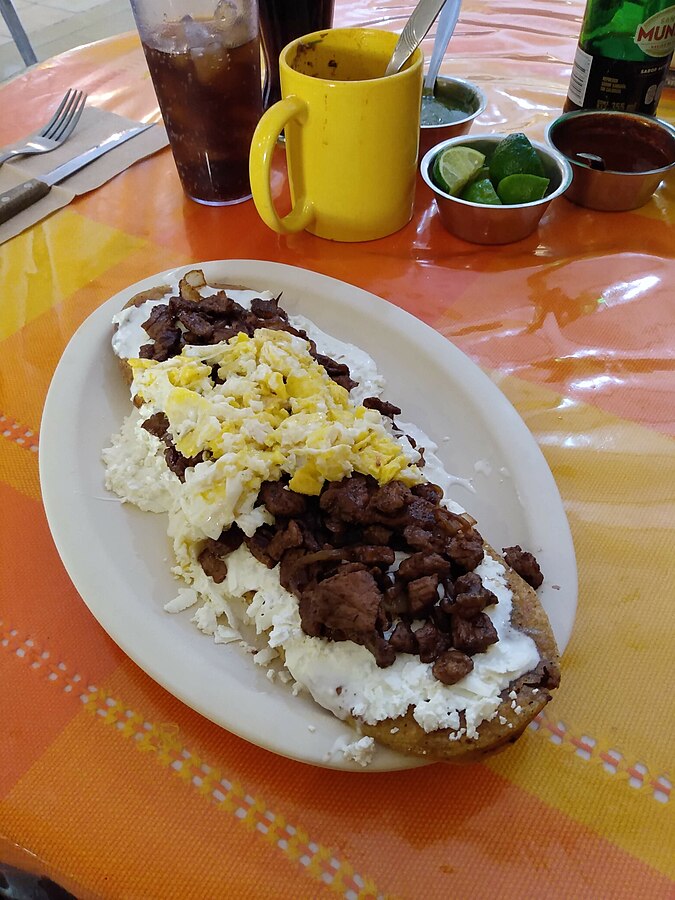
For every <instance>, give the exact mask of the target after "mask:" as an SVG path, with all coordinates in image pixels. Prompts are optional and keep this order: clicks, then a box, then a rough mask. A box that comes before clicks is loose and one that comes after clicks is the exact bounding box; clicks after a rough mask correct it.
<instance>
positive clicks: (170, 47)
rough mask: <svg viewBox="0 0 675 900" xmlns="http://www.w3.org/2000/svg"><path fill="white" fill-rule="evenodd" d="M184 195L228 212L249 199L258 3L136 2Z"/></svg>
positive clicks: (257, 99) (257, 82)
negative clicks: (230, 207)
mask: <svg viewBox="0 0 675 900" xmlns="http://www.w3.org/2000/svg"><path fill="white" fill-rule="evenodd" d="M131 6H132V9H133V13H134V18H135V20H136V26H137V28H138V32H139V34H140V37H141V43H142V44H143V50H144V52H145V58H146V60H147V63H148V68H149V70H150V75H151V77H152V83H153V85H154V88H155V93H156V94H157V100H158V102H159V108H160V110H161V112H162V118H163V119H164V124H165V126H166V130H167V133H168V135H169V142H170V145H171V151H172V153H173V157H174V160H175V162H176V168H177V169H178V175H179V177H180V180H181V184H182V186H183V190H184V191H185V193H186V194H187V195H188V197H191V198H192V199H193V200H196V201H197V202H198V203H205V204H208V205H211V206H225V205H228V204H231V203H239V202H240V201H242V200H247V199H248V198H249V197H250V196H251V188H250V184H249V179H248V154H249V150H250V147H251V138H252V136H253V132H254V130H255V127H256V125H257V123H258V120H259V118H260V116H261V114H262V86H261V72H260V39H259V32H258V3H257V0H131Z"/></svg>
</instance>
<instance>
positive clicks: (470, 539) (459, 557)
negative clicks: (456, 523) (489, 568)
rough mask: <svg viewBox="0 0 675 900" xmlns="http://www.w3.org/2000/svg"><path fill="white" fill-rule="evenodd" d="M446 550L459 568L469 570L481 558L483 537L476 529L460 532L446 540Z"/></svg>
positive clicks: (474, 566)
mask: <svg viewBox="0 0 675 900" xmlns="http://www.w3.org/2000/svg"><path fill="white" fill-rule="evenodd" d="M446 552H447V554H448V556H449V557H450V559H451V560H452V561H453V563H455V565H457V566H458V567H459V568H460V569H464V571H465V572H471V571H472V570H473V569H475V568H476V566H477V565H479V563H480V562H481V560H482V559H483V556H484V555H485V551H484V550H483V539H482V538H481V536H480V535H479V534H478V532H477V531H474V530H473V529H471V531H469V532H466V533H465V532H460V533H459V534H458V535H457V536H456V537H454V538H452V539H451V540H449V541H448V543H447V547H446Z"/></svg>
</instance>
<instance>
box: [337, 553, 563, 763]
mask: <svg viewBox="0 0 675 900" xmlns="http://www.w3.org/2000/svg"><path fill="white" fill-rule="evenodd" d="M485 552H486V553H489V554H490V556H492V557H493V558H494V559H496V560H498V561H499V562H501V563H502V564H503V565H504V568H505V569H506V578H507V582H508V584H509V587H510V588H511V591H512V593H513V609H512V613H511V624H512V625H513V626H514V627H515V628H516V629H518V631H522V632H523V633H524V634H527V635H529V637H531V638H532V640H533V641H534V643H535V644H536V646H537V650H538V651H539V659H540V661H539V664H538V665H537V667H536V668H535V669H533V670H532V671H531V672H526V673H525V674H524V675H521V676H520V678H517V679H516V680H515V681H513V682H511V684H509V686H508V687H507V688H505V689H504V690H503V691H502V693H501V697H502V701H501V703H500V704H499V707H498V708H497V712H496V715H495V717H494V718H493V719H491V720H490V721H485V722H482V723H481V724H480V725H479V726H478V737H477V738H468V737H467V736H466V735H465V734H463V735H462V736H461V737H460V738H457V739H456V740H450V736H451V735H452V734H454V733H455V732H454V730H453V729H452V728H442V729H440V730H439V731H431V732H428V733H427V732H425V731H424V729H423V728H422V727H421V726H420V725H418V724H417V722H416V721H415V720H414V718H413V714H412V712H413V711H412V707H411V708H409V709H408V711H407V713H406V714H405V715H404V716H399V717H398V718H396V719H384V720H383V721H381V722H377V723H376V724H375V725H368V724H367V723H366V722H363V721H361V720H359V719H355V718H351V717H350V718H349V719H348V720H347V721H349V722H350V723H351V724H352V725H354V726H355V727H356V728H357V729H358V730H359V731H360V732H361V733H362V734H364V735H369V736H370V737H373V738H375V740H376V741H377V742H378V743H380V744H382V745H384V746H386V747H389V748H391V749H392V750H396V751H398V752H399V753H404V754H406V755H408V756H422V757H425V758H426V759H429V760H444V761H446V762H453V763H465V762H468V763H472V762H477V761H479V760H480V759H483V758H484V757H486V756H489V755H490V754H492V753H494V752H495V751H497V750H500V749H503V748H504V747H506V746H508V745H509V744H512V743H513V742H514V741H516V740H517V739H518V737H520V735H521V734H522V733H523V731H524V730H525V728H526V727H527V726H528V724H529V723H530V722H531V721H532V719H534V717H535V716H536V715H537V714H538V713H539V712H541V710H542V709H543V708H544V707H545V706H546V704H547V703H548V701H549V700H550V699H551V693H550V691H551V690H552V689H553V688H555V687H557V685H558V682H559V680H560V660H559V656H558V648H557V646H556V642H555V638H554V636H553V631H552V630H551V625H550V623H549V621H548V617H547V615H546V613H545V612H544V608H543V607H542V605H541V603H540V601H539V598H538V596H537V594H536V592H535V591H534V590H533V588H531V587H530V585H529V584H527V583H526V582H525V581H523V579H522V578H521V577H520V576H519V575H518V574H516V572H514V571H513V569H511V568H509V566H508V565H507V563H506V562H505V561H504V559H503V558H502V557H501V556H500V555H499V554H498V553H497V552H496V551H495V550H493V548H492V547H490V546H489V545H488V544H485ZM513 691H515V694H516V699H515V701H513V700H512V698H511V697H509V694H510V693H511V692H513ZM535 691H536V693H535ZM514 706H515V709H514ZM518 709H519V710H520V711H519V712H517V711H516V710H518ZM500 717H501V718H502V719H503V720H504V722H503V723H501V722H500ZM460 719H461V717H460ZM392 729H398V731H395V733H394V734H392Z"/></svg>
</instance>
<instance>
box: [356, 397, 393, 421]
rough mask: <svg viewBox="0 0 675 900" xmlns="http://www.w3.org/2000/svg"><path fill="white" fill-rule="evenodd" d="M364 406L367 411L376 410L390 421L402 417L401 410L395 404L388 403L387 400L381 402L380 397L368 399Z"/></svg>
mask: <svg viewBox="0 0 675 900" xmlns="http://www.w3.org/2000/svg"><path fill="white" fill-rule="evenodd" d="M363 405H364V406H365V408H366V409H376V410H377V411H378V412H379V413H381V414H382V415H383V416H386V417H387V418H388V419H393V418H394V416H400V415H401V410H400V409H399V407H398V406H394V404H393V403H387V401H386V400H380V398H379V397H366V399H365V400H364V401H363Z"/></svg>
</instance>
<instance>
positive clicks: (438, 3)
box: [384, 0, 445, 75]
mask: <svg viewBox="0 0 675 900" xmlns="http://www.w3.org/2000/svg"><path fill="white" fill-rule="evenodd" d="M444 5H445V0H419V3H418V4H417V6H416V7H415V9H414V10H413V11H412V14H411V16H410V18H409V19H408V21H407V22H406V23H405V26H404V27H403V31H402V32H401V34H400V35H399V38H398V41H397V42H396V46H395V47H394V52H393V54H392V57H391V59H390V60H389V65H388V66H387V68H386V71H385V73H384V74H385V75H395V74H396V72H398V71H399V70H400V69H401V68H402V66H403V65H404V64H405V62H406V61H407V60H408V58H409V57H410V56H411V55H412V54H413V52H414V51H415V50H416V49H417V48H418V47H419V45H420V44H421V43H422V41H423V40H424V38H425V37H426V35H427V32H428V31H429V29H430V28H431V26H432V25H433V23H434V21H435V19H436V16H437V15H438V14H439V12H440V11H441V9H442V8H443V6H444Z"/></svg>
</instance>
